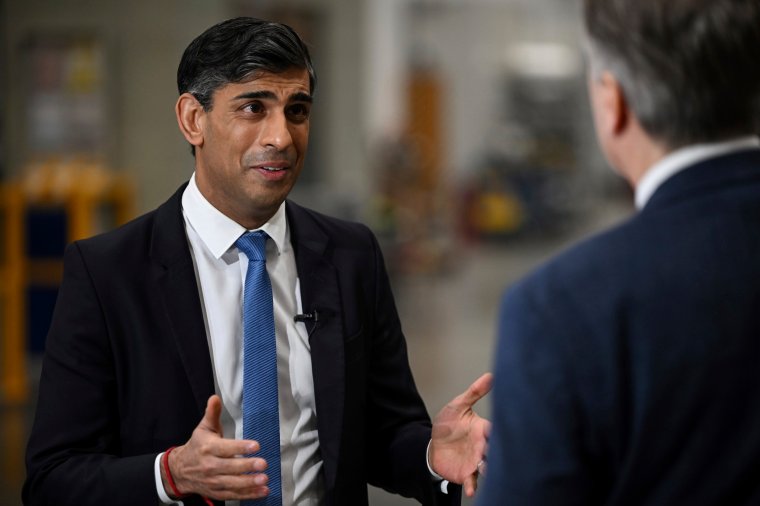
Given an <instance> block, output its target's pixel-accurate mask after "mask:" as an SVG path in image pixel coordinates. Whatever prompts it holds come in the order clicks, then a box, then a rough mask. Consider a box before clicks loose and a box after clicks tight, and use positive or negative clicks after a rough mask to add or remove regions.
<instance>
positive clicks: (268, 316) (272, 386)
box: [235, 230, 282, 506]
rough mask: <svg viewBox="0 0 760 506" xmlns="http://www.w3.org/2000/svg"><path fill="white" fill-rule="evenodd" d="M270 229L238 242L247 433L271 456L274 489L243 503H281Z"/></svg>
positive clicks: (264, 454) (263, 454) (264, 455)
mask: <svg viewBox="0 0 760 506" xmlns="http://www.w3.org/2000/svg"><path fill="white" fill-rule="evenodd" d="M268 237H269V236H268V235H267V234H266V232H263V231H261V230H257V231H256V232H248V233H246V234H243V235H242V236H241V237H240V238H239V239H238V240H237V242H235V245H236V246H237V247H238V249H240V251H242V252H243V253H245V255H246V256H247V257H248V272H247V273H246V275H245V286H244V289H243V439H253V440H256V441H258V442H259V444H260V445H261V451H259V453H257V454H256V455H257V456H258V457H261V458H264V459H266V461H267V464H268V467H267V470H266V474H267V476H268V477H269V483H268V484H267V486H268V487H269V495H268V496H267V497H266V498H265V499H259V500H247V501H241V503H240V504H241V506H248V505H257V506H260V505H266V506H275V505H276V506H280V505H281V504H282V486H281V482H280V418H279V406H278V402H277V341H276V339H275V334H274V308H273V302H272V284H271V283H270V281H269V274H267V263H266V244H267V239H268Z"/></svg>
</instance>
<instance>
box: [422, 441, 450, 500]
mask: <svg viewBox="0 0 760 506" xmlns="http://www.w3.org/2000/svg"><path fill="white" fill-rule="evenodd" d="M432 442H433V441H432V440H430V441H428V445H427V450H426V451H425V461H427V468H428V471H430V476H432V477H433V481H440V482H441V483H440V487H441V492H443V493H444V494H448V493H449V480H444V479H443V476H441V475H440V474H438V473H436V472H435V471H433V466H431V465H430V443H432Z"/></svg>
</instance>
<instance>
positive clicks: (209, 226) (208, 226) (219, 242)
mask: <svg viewBox="0 0 760 506" xmlns="http://www.w3.org/2000/svg"><path fill="white" fill-rule="evenodd" d="M182 209H183V210H184V212H185V217H186V219H187V221H188V223H189V224H190V226H191V227H193V229H194V230H195V232H196V233H197V234H198V236H199V237H200V238H201V241H203V244H205V245H206V247H207V248H208V250H209V251H210V252H211V254H212V255H214V257H215V258H216V259H219V258H221V257H222V255H224V254H225V253H226V252H227V251H229V249H230V248H231V247H232V246H234V245H235V241H237V240H238V238H239V237H240V236H241V235H243V234H244V233H245V232H247V230H246V229H245V227H243V226H242V225H240V224H239V223H237V222H235V221H234V220H232V219H230V218H229V217H227V216H226V215H224V214H223V213H222V212H221V211H219V210H218V209H217V208H215V207H214V206H213V205H212V204H211V203H210V202H209V201H208V200H206V197H204V196H203V194H201V191H200V189H198V185H197V183H196V182H195V173H193V175H192V177H190V182H189V183H188V185H187V188H185V191H184V193H183V194H182ZM256 230H263V231H264V232H266V233H267V235H269V237H270V238H271V239H272V241H274V243H275V245H276V246H277V251H278V254H282V253H284V252H286V251H287V250H288V248H289V245H290V241H289V238H288V234H289V231H288V220H287V217H286V214H285V202H283V203H282V204H281V205H280V207H279V208H278V209H277V212H276V213H274V216H272V217H271V218H270V219H269V221H268V222H266V223H264V225H262V226H261V227H260V228H258V229H256Z"/></svg>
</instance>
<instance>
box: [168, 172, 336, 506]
mask: <svg viewBox="0 0 760 506" xmlns="http://www.w3.org/2000/svg"><path fill="white" fill-rule="evenodd" d="M285 205H286V204H285V203H284V202H283V204H282V205H281V206H280V208H279V210H278V211H277V213H275V215H274V216H273V217H272V218H271V219H270V220H269V221H268V222H267V223H266V224H264V225H263V226H262V227H261V228H260V229H259V230H263V231H265V232H266V233H267V234H268V235H269V237H270V239H271V240H269V241H267V247H266V257H267V273H268V274H269V278H270V280H271V282H272V294H273V297H274V321H275V335H276V339H277V376H278V383H277V384H278V393H279V403H280V406H279V408H280V458H281V469H282V471H281V472H282V492H283V506H289V505H296V504H297V505H299V506H317V505H319V504H320V502H321V500H322V497H323V495H324V485H323V483H322V481H321V479H322V478H321V469H322V459H321V456H320V453H319V439H318V435H317V413H316V406H315V401H314V383H313V378H312V369H311V350H310V346H309V339H308V332H307V330H306V327H305V325H304V324H303V323H295V322H294V321H293V316H294V315H296V314H299V313H302V312H303V309H302V307H301V292H300V285H299V280H298V272H297V270H296V263H295V255H294V253H293V247H292V245H291V243H290V232H289V229H288V221H287V217H286V214H285ZM182 210H183V215H184V219H185V229H186V231H187V237H188V240H189V243H190V251H191V253H192V257H193V262H194V264H195V273H196V276H197V279H198V287H199V291H200V298H201V302H202V307H203V316H204V320H205V323H206V335H207V336H208V345H209V352H210V355H211V362H212V366H213V370H214V385H215V390H216V393H217V394H218V395H219V396H220V397H221V399H222V405H223V408H222V416H221V418H222V427H223V430H224V436H225V437H227V438H233V437H234V438H235V439H242V433H243V422H242V416H243V413H242V399H243V361H242V356H243V354H242V349H243V324H242V304H243V286H244V281H245V275H246V271H247V269H248V258H247V257H246V256H245V254H244V253H243V252H242V251H239V250H238V249H237V247H235V241H236V240H237V239H238V238H239V237H240V236H241V235H242V234H243V233H245V232H246V231H247V230H246V229H245V228H243V227H242V226H241V225H239V224H238V223H236V222H234V221H233V220H231V219H230V218H228V217H227V216H225V215H224V214H222V213H221V212H220V211H219V210H217V209H216V208H214V207H213V206H212V205H211V204H210V203H209V202H208V201H207V200H206V199H205V198H204V197H203V195H202V194H201V192H200V190H199V189H198V186H197V184H196V182H195V174H193V176H192V177H191V179H190V183H189V184H188V186H187V188H186V189H185V192H184V194H183V195H182ZM198 421H199V422H200V420H198ZM160 458H161V455H159V456H158V457H157V459H156V462H155V465H154V469H155V474H156V487H157V489H158V493H159V496H160V497H161V500H162V501H163V502H164V503H166V504H182V503H181V502H180V501H172V500H171V499H169V497H168V496H167V495H166V492H165V491H164V488H163V484H162V481H161V473H160V467H159V465H160ZM226 504H227V505H228V506H236V505H238V504H239V503H238V501H227V502H226Z"/></svg>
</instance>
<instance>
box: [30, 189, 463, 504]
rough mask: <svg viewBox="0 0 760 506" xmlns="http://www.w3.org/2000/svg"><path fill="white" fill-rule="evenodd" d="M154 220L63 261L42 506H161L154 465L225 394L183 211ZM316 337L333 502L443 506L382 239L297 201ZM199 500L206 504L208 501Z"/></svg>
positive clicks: (168, 207)
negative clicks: (370, 499) (392, 500)
mask: <svg viewBox="0 0 760 506" xmlns="http://www.w3.org/2000/svg"><path fill="white" fill-rule="evenodd" d="M183 190H184V187H183V188H180V190H178V191H177V193H176V194H175V195H174V196H173V197H172V198H171V199H169V200H168V201H167V202H166V203H165V204H163V205H162V206H161V207H159V208H158V209H157V210H155V211H153V212H151V213H149V214H147V215H145V216H143V217H141V218H138V219H136V220H135V221H133V222H131V223H129V224H127V225H125V226H124V227H121V228H119V229H117V230H115V231H113V232H109V233H106V234H103V235H101V236H98V237H94V238H91V239H87V240H84V241H78V242H75V243H73V244H72V245H70V246H69V247H68V248H67V250H66V253H65V259H64V279H63V283H62V285H61V287H60V292H59V295H58V301H57V304H56V309H55V313H54V316H53V322H52V325H51V328H50V332H49V335H48V338H47V343H46V354H45V359H44V365H43V371H42V377H41V380H40V392H39V402H38V406H37V412H36V419H35V423H34V427H33V430H32V434H31V438H30V441H29V446H28V451H27V470H28V477H27V481H26V483H25V486H24V501H25V503H26V504H30V505H42V504H50V505H59V506H61V505H67V504H71V505H79V506H81V505H86V504H99V505H100V504H109V505H146V504H156V503H157V502H158V497H157V495H156V491H155V481H154V472H153V462H154V459H155V457H156V455H157V454H158V453H159V452H161V451H163V450H165V449H166V448H168V447H170V446H173V445H178V444H183V443H184V442H185V441H187V439H188V438H189V437H190V435H191V433H192V431H193V429H194V428H195V426H196V425H197V424H198V422H199V421H200V419H201V418H202V416H203V411H204V408H205V405H206V401H207V399H208V397H209V396H210V395H212V394H213V393H214V381H213V373H212V366H211V359H210V356H209V350H208V344H207V339H206V333H205V326H204V321H203V316H202V311H201V302H200V297H199V291H198V286H197V281H196V276H195V271H194V266H193V262H192V259H191V256H190V250H189V246H188V241H187V237H186V234H185V228H184V227H185V225H184V220H183V218H182V214H181V195H182V191H183ZM287 216H288V223H289V226H290V230H291V242H292V244H293V247H294V251H295V257H296V264H297V269H298V275H299V278H300V282H301V296H302V302H303V307H304V309H305V310H307V311H310V310H313V309H317V310H318V311H319V314H320V318H319V321H318V322H317V323H316V324H315V325H316V327H315V329H314V330H313V332H312V334H311V337H310V344H311V353H312V364H313V374H314V389H315V397H316V408H317V414H318V422H317V423H318V432H319V442H320V451H321V454H322V458H323V460H324V468H323V470H324V473H323V474H324V481H325V484H326V488H327V500H326V503H327V504H332V505H344V504H345V505H356V504H366V503H367V485H366V484H367V483H368V482H369V483H371V484H373V485H376V486H380V487H383V488H386V489H388V490H390V491H393V492H396V493H399V494H403V495H406V496H413V497H416V498H417V499H418V500H420V501H422V502H425V503H428V504H433V503H439V501H440V503H443V502H444V501H445V502H446V503H448V502H449V501H452V502H458V496H457V494H452V495H451V496H444V495H441V494H439V493H436V486H435V484H433V482H432V480H431V478H430V474H429V472H428V470H427V465H426V463H425V449H426V445H427V443H428V441H429V438H430V420H429V417H428V414H427V412H426V409H425V406H424V405H423V402H422V400H421V399H420V397H419V395H418V393H417V390H416V387H415V384H414V380H413V378H412V374H411V371H410V370H409V365H408V360H407V354H406V345H405V340H404V336H403V334H402V331H401V326H400V322H399V319H398V315H397V313H396V308H395V305H394V301H393V296H392V294H391V290H390V286H389V283H388V278H387V275H386V271H385V267H384V264H383V258H382V255H381V252H380V249H379V248H378V245H377V242H376V240H375V238H374V236H373V235H372V234H371V232H370V231H369V230H368V229H367V228H366V227H364V226H362V225H358V224H352V223H348V222H343V221H339V220H336V219H333V218H329V217H326V216H324V215H321V214H318V213H316V212H313V211H310V210H307V209H304V208H302V207H299V206H298V205H296V204H294V203H292V202H288V205H287ZM190 504H200V503H199V502H198V500H197V498H195V500H193V499H191V500H190Z"/></svg>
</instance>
